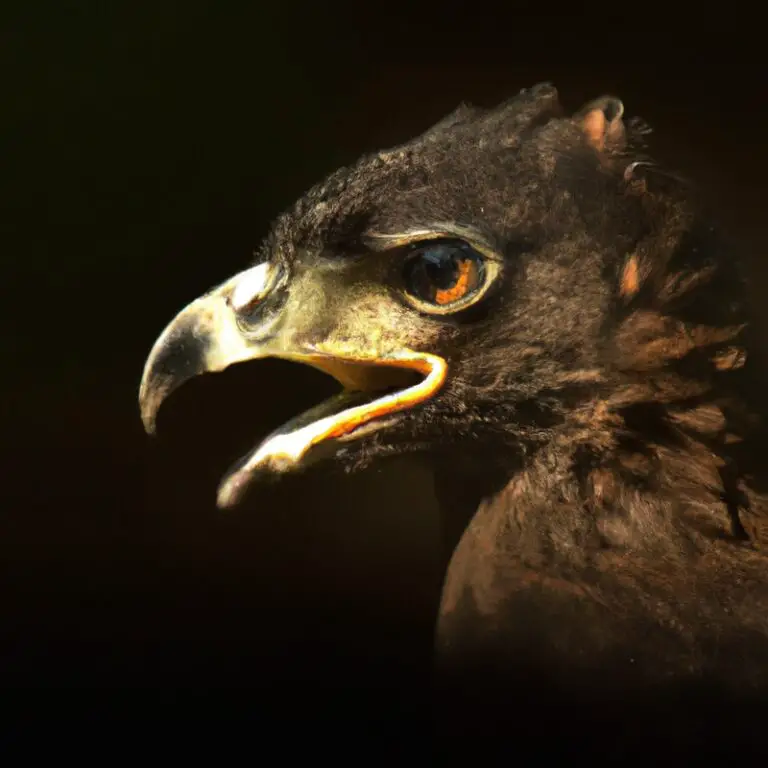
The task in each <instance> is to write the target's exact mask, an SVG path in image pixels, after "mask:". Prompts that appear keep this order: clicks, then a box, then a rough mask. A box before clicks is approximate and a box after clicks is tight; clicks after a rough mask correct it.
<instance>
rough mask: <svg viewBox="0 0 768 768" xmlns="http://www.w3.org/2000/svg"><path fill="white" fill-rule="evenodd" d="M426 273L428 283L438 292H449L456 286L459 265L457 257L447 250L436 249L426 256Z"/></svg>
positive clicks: (428, 252)
mask: <svg viewBox="0 0 768 768" xmlns="http://www.w3.org/2000/svg"><path fill="white" fill-rule="evenodd" d="M424 271H425V272H426V277H427V281H428V283H429V284H430V285H431V286H432V287H433V288H436V289H437V290H447V289H448V288H453V286H454V285H456V281H457V280H458V277H459V264H458V259H457V258H456V255H455V254H454V253H452V252H451V251H449V250H447V249H446V248H440V249H437V248H436V249H434V250H432V251H427V252H426V253H425V254H424Z"/></svg>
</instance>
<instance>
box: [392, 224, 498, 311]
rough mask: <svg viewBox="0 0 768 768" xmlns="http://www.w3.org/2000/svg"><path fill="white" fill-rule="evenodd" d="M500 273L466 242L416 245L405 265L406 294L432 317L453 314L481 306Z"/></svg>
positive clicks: (493, 263) (437, 242)
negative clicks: (475, 304) (483, 297)
mask: <svg viewBox="0 0 768 768" xmlns="http://www.w3.org/2000/svg"><path fill="white" fill-rule="evenodd" d="M498 271H499V265H498V263H497V262H496V261H495V260H493V259H490V258H488V257H486V256H485V255H484V254H482V253H481V252H479V251H478V250H477V249H475V248H473V247H472V246H471V245H469V244H468V243H466V242H464V241H463V240H447V239H441V240H430V241H428V242H423V241H422V242H419V243H415V244H413V245H412V246H411V247H410V249H409V252H408V256H407V257H406V260H405V264H404V265H403V271H402V280H403V293H404V294H405V297H406V298H407V300H408V301H409V303H411V304H412V305H414V306H416V307H417V308H418V309H420V310H422V311H425V312H429V313H431V314H439V315H445V314H452V313H454V312H458V311H459V310H461V309H464V308H466V307H468V306H470V305H471V304H474V303H475V302H477V301H478V300H479V299H480V298H481V297H482V295H483V294H484V293H485V290H486V289H487V287H488V286H489V285H490V283H491V282H492V281H493V279H494V278H495V277H496V275H497V274H498Z"/></svg>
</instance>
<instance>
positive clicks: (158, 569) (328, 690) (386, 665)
mask: <svg viewBox="0 0 768 768" xmlns="http://www.w3.org/2000/svg"><path fill="white" fill-rule="evenodd" d="M617 8H618V6H617ZM588 10H591V13H587V12H586V11H582V10H581V9H580V8H579V7H578V6H575V5H574V6H571V7H570V8H569V11H568V13H563V12H562V11H560V10H559V9H555V7H554V6H551V5H548V6H546V7H545V4H542V3H517V4H511V3H508V4H506V5H505V6H504V7H503V8H502V9H501V10H499V9H495V10H491V8H490V7H484V6H482V5H481V4H478V3H473V4H466V5H461V6H460V5H447V4H444V5H439V6H437V5H433V6H432V7H430V8H427V7H426V6H417V9H416V10H414V9H411V10H403V9H396V8H394V6H387V9H386V10H384V7H375V8H374V7H372V6H369V5H363V4H349V5H348V6H345V5H341V4H339V3H336V4H333V5H322V6H320V5H318V4H312V5H310V4H308V3H307V4H304V5H290V4H288V3H283V4H278V3H268V4H263V5H262V7H259V4H258V3H251V4H247V5H246V4H243V5H236V4H232V3H229V4H227V3H213V2H207V3H206V2H186V3H182V2H177V3H170V2H155V3H145V4H138V3H119V2H111V3H104V4H101V6H100V5H99V4H97V3H86V2H80V3H73V2H58V3H53V2H46V3H37V4H34V5H31V4H28V5H26V6H23V5H21V4H18V7H17V8H16V9H15V10H12V11H11V14H10V16H7V17H6V18H7V22H6V23H5V24H4V25H3V29H2V40H1V41H0V43H1V45H0V48H1V49H2V53H1V54H0V56H2V59H1V60H0V67H1V69H2V72H3V80H4V82H5V85H4V87H3V90H2V97H1V102H2V109H1V110H0V114H1V115H2V117H1V118H0V123H2V128H0V131H2V134H3V135H5V137H6V139H5V141H3V142H2V144H3V151H2V158H1V159H0V175H1V176H2V179H3V183H2V186H3V198H4V203H3V216H2V219H3V221H2V226H3V229H4V237H3V247H2V252H3V253H2V259H3V261H2V264H3V270H2V280H1V281H0V285H1V286H2V291H3V301H2V308H1V309H0V312H1V313H2V320H3V334H2V340H3V344H2V359H1V362H0V365H1V366H2V368H1V370H2V379H1V381H2V398H1V399H0V403H1V405H0V407H1V408H2V420H3V422H4V423H3V425H2V433H1V434H2V444H3V456H2V465H1V467H2V468H1V469H0V476H2V486H1V489H2V490H1V491H0V493H1V494H2V495H1V496H0V569H1V571H2V573H1V576H2V580H1V581H0V681H1V682H0V685H1V686H2V689H3V690H4V691H5V693H3V694H2V695H3V697H5V696H7V697H8V701H9V703H12V708H13V710H14V711H15V712H17V713H21V714H22V717H23V718H27V717H28V718H31V721H34V719H35V718H39V717H42V716H43V714H42V713H53V716H54V717H55V718H58V719H62V718H63V720H64V721H66V720H67V718H68V717H69V715H70V714H71V713H72V712H87V713H90V715H89V716H94V713H97V714H99V716H103V717H107V718H109V717H111V716H112V714H114V713H123V714H120V715H118V716H117V717H116V719H115V722H122V723H127V722H134V723H135V722H143V720H144V719H146V718H147V717H148V716H149V715H150V714H151V715H152V717H155V716H156V717H158V718H160V720H163V718H167V717H173V716H175V715H178V714H179V713H180V712H186V713H190V712H196V713H197V715H202V716H203V717H208V718H210V717H216V716H218V715H221V714H224V713H230V714H232V716H233V717H235V716H237V717H241V718H242V717H245V718H246V720H247V719H248V718H249V717H253V718H256V717H257V715H256V713H257V712H259V713H261V714H259V717H262V716H263V714H264V712H268V713H270V714H269V718H273V719H268V720H259V722H260V723H261V724H262V725H263V724H264V723H265V722H268V721H269V722H276V723H280V722H283V723H299V722H301V723H306V722H310V721H315V720H318V719H322V718H323V717H325V715H327V714H328V713H329V712H331V711H332V710H333V709H334V707H336V706H343V707H346V710H345V711H346V712H347V714H346V715H345V716H344V718H347V719H344V718H341V719H339V721H338V723H339V727H342V724H344V723H348V722H350V720H349V719H348V718H349V717H352V715H351V714H350V713H354V714H355V715H356V719H354V722H355V723H356V724H357V725H356V728H358V729H359V728H361V727H362V728H368V727H370V728H371V729H373V730H375V729H376V728H380V727H381V724H382V723H385V722H386V723H395V724H396V726H397V728H398V729H405V730H408V729H410V730H411V731H412V732H413V733H414V734H418V733H420V729H422V727H424V723H426V722H427V719H428V715H427V714H426V708H425V706H424V702H425V695H426V683H427V680H428V674H429V655H430V650H431V649H430V643H431V633H432V623H433V620H434V616H435V611H436V607H437V599H438V596H439V589H440V581H441V577H442V568H443V567H444V553H443V552H442V551H441V546H440V545H441V541H440V521H439V516H438V510H437V508H436V505H435V503H434V501H433V498H432V485H431V478H430V475H429V474H428V473H427V472H426V471H425V470H423V469H422V468H420V467H419V466H418V465H416V464H415V463H414V462H413V461H412V460H411V461H408V462H393V463H392V464H390V465H382V467H379V468H377V469H375V470H372V471H369V472H366V473H364V474H361V475H359V476H355V477H341V478H340V477H331V476H329V475H328V472H327V471H318V472H315V473H311V474H307V475H305V476H302V477H297V478H293V479H290V480H289V481H287V482H284V483H282V484H279V485H275V486H270V487H263V488H258V489H256V490H255V491H254V492H253V493H252V494H251V496H250V497H249V499H248V501H247V503H246V504H245V505H244V506H243V507H242V508H239V509H237V510H235V511H231V512H228V513H226V514H225V513H221V512H219V511H217V510H216V509H215V506H214V497H215V488H216V484H217V482H218V479H219V477H220V475H221V474H222V472H223V471H224V470H225V469H226V467H227V466H228V464H229V463H230V462H231V460H232V459H233V458H234V457H236V456H237V455H239V454H240V453H242V452H243V451H244V450H245V449H247V448H249V447H250V446H251V445H252V444H253V443H255V441H256V440H257V439H258V438H259V437H261V436H263V434H264V433H265V432H266V431H267V430H269V429H271V428H272V427H274V426H276V425H277V424H278V423H280V421H282V420H284V419H285V418H287V417H288V416H290V415H293V414H294V413H295V412H296V411H297V410H298V409H300V408H304V407H307V406H308V405H311V404H314V403H315V402H317V401H318V400H319V399H320V398H322V397H324V396H325V394H327V393H328V392H329V391H330V390H332V389H333V385H332V384H329V382H328V381H327V380H326V379H325V378H324V377H322V375H321V374H319V373H315V372H312V371H309V370H304V369H303V368H300V367H297V366H293V365H290V364H287V363H283V364H279V363H273V364H270V363H265V364H262V365H260V366H258V367H257V368H254V367H253V366H243V367H241V368H239V369H234V370H232V371H229V372H227V373H225V374H222V375H220V376H215V377H210V378H209V379H203V380H200V381H196V382H192V383H190V384H189V385H188V386H186V387H184V389H183V390H181V391H180V392H179V393H178V395H176V396H174V398H173V399H172V401H170V402H169V404H168V406H167V409H166V410H165V411H164V412H163V413H162V414H161V417H160V425H159V426H160V436H159V438H158V439H156V440H154V441H150V440H149V439H148V438H147V437H146V436H145V435H144V434H143V432H142V428H141V423H140V420H139V415H138V408H137V402H136V400H137V390H138V383H139V378H140V375H141V370H142V366H143V363H144V359H145V357H146V355H147V353H148V351H149V348H150V346H151V344H152V342H153V341H154V339H155V337H156V336H157V335H158V333H159V332H160V331H161V330H162V328H163V326H164V325H165V323H166V322H167V321H168V320H169V319H170V318H171V317H172V316H173V315H174V314H175V312H176V311H177V310H178V309H180V308H181V307H182V306H183V305H184V304H186V303H187V302H188V301H189V300H191V299H192V298H194V297H196V296H197V295H198V294H200V293H201V292H203V291H204V290H206V289H207V288H209V287H210V286H212V285H214V284H216V283H218V282H219V281H221V280H222V279H224V278H226V277H228V276H229V275H231V274H233V273H234V272H236V271H238V270H240V269H241V268H243V266H244V265H246V264H247V262H248V260H249V258H250V254H251V252H252V250H253V249H254V248H255V247H256V246H257V245H258V242H259V240H260V238H261V237H262V236H263V235H264V234H265V232H266V229H267V227H268V224H269V221H270V219H271V218H272V217H273V216H275V215H276V214H277V213H278V212H279V211H280V210H281V209H282V208H284V207H285V206H287V205H288V204H290V203H291V202H292V201H293V200H294V199H295V198H296V197H298V196H299V195H300V194H301V193H302V192H303V191H304V190H305V189H306V188H307V187H308V186H309V185H310V184H312V183H314V182H315V181H317V180H319V179H320V178H321V177H322V176H323V175H324V174H326V173H328V172H330V171H331V170H333V169H334V168H335V167H337V166H338V165H339V164H342V163H346V162H350V161H352V160H354V159H355V157H356V156H357V155H358V154H359V153H361V152H363V151H369V150H373V149H377V148H379V147H381V146H386V145H391V144H396V143H399V142H401V141H404V140H406V139H408V138H410V137H411V136H412V135H414V134H416V133H418V132H420V131H422V130H424V129H426V128H427V127H429V126H430V125H431V124H432V123H433V122H435V121H436V120H437V119H439V118H440V117H442V116H443V115H444V114H445V113H447V112H448V111H450V110H452V109H453V108H454V107H455V106H457V104H458V103H459V102H460V101H462V100H468V101H471V102H475V103H478V104H481V105H484V106H492V105H493V104H495V103H496V102H498V101H501V100H503V99H506V98H508V97H509V96H511V95H513V94H515V93H516V92H517V91H518V90H519V89H520V88H522V87H527V86H530V85H533V84H534V83H536V82H539V81H542V80H550V81H553V82H554V83H555V84H556V85H557V86H558V88H559V89H560V92H561V98H562V100H563V102H564V104H565V105H566V106H568V107H570V108H574V109H575V108H577V107H579V106H580V105H581V103H582V102H584V101H586V100H588V99H591V98H594V97H596V96H599V95H601V94H603V93H605V92H612V93H615V94H616V95H618V96H620V97H621V98H622V99H623V100H624V102H625V105H626V109H627V113H628V115H642V116H643V117H644V118H645V119H646V120H647V121H648V122H649V123H650V124H651V125H652V126H653V128H654V134H653V144H652V148H653V150H654V152H655V154H656V155H657V156H659V157H661V158H663V159H664V160H666V161H667V162H668V163H669V164H671V165H673V166H674V167H675V168H677V169H679V170H681V171H683V172H684V173H685V174H687V175H688V176H690V177H692V178H693V179H694V180H695V181H696V182H698V184H699V185H700V187H701V188H702V189H703V190H704V192H705V194H706V195H708V196H709V197H710V199H711V200H712V201H713V202H714V203H715V204H716V205H717V206H718V207H719V208H720V212H721V216H722V218H723V219H724V220H725V222H726V223H727V224H728V225H729V226H730V229H731V232H732V233H733V234H734V235H736V236H737V237H738V239H739V240H740V241H741V243H742V244H743V246H744V250H745V252H746V255H747V257H748V266H749V268H750V270H751V275H752V280H751V286H752V288H753V291H754V298H755V308H756V311H757V315H758V323H759V324H760V325H761V326H762V327H764V326H765V323H766V318H767V317H768V313H767V310H766V307H765V306H764V305H765V302H764V301H762V291H763V290H764V288H765V286H766V284H767V282H766V281H767V279H768V276H767V275H766V274H765V271H766V270H765V266H764V259H763V258H762V257H763V253H764V250H765V246H766V244H767V243H768V237H767V236H766V234H765V228H764V221H763V218H764V209H765V204H766V196H765V192H764V189H765V178H766V171H767V170H768V152H767V151H766V149H765V148H764V147H765V145H766V141H765V136H766V135H768V120H767V119H766V113H765V110H764V101H765V75H766V67H765V65H764V62H763V60H762V49H761V47H760V46H761V43H760V39H759V26H760V25H759V23H757V22H755V21H752V22H750V20H749V18H748V17H745V16H741V15H739V13H738V9H736V8H735V7H731V8H730V10H729V11H728V13H725V12H724V11H722V10H721V11H720V15H718V16H717V17H714V16H707V15H706V12H702V11H696V14H698V15H697V16H696V17H695V18H694V17H693V16H691V14H692V13H693V12H692V11H684V10H682V9H678V10H677V11H676V13H677V14H678V15H677V16H672V13H671V11H670V10H668V9H660V10H653V9H651V8H650V7H647V6H645V5H642V4H632V5H631V7H630V8H629V9H628V11H627V12H626V13H619V12H614V10H613V8H608V7H607V6H606V7H603V6H599V7H598V6H595V7H591V6H590V7H589V8H588ZM753 28H754V29H755V31H754V32H753V31H752V30H753ZM111 713H112V714H111ZM125 713H128V714H125ZM190 717H192V715H190ZM132 718H139V719H138V720H136V719H132ZM274 718H276V719H274ZM88 722H90V721H88ZM190 722H191V721H190ZM249 722H250V721H249ZM248 727H249V728H253V727H255V721H254V722H250V724H249V726H248ZM400 732H401V731H400V730H398V731H391V732H390V735H391V734H394V733H400ZM330 733H331V738H332V734H333V729H331V731H330ZM377 733H378V731H377Z"/></svg>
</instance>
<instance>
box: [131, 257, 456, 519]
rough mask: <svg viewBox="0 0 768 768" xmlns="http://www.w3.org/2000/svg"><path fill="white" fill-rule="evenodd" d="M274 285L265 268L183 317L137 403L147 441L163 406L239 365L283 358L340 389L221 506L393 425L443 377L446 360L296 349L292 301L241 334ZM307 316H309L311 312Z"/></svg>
mask: <svg viewBox="0 0 768 768" xmlns="http://www.w3.org/2000/svg"><path fill="white" fill-rule="evenodd" d="M268 278H269V275H268V267H267V265H264V264H261V265H258V266H257V267H253V268H251V269H249V270H246V271H245V272H241V273H240V274H238V275H235V277H233V278H231V279H230V280H228V281H226V282H225V283H223V284H222V285H220V286H219V287H218V288H216V289H214V290H212V291H210V292H209V293H207V294H205V295H204V296H202V297H200V298H199V299H196V300H195V301H193V302H192V303H191V304H189V305H188V306H187V307H186V308H184V309H183V310H182V311H181V312H179V314H178V315H177V316H176V317H175V318H174V319H173V320H172V321H171V322H170V324H169V325H168V326H167V327H166V328H165V330H164V331H163V332H162V334H161V335H160V337H159V338H158V339H157V341H156V342H155V344H154V346H153V347H152V351H151V352H150V354H149V357H148V359H147V361H146V365H145V367H144V373H143V376H142V380H141V387H140V390H139V405H140V409H141V418H142V421H143V423H144V427H145V429H146V431H147V432H148V433H149V434H153V433H154V432H155V428H156V418H157V414H158V411H159V409H160V406H161V405H162V403H163V402H164V401H165V400H166V399H167V398H168V396H169V395H170V394H171V393H172V392H173V391H174V390H175V389H177V388H178V387H180V386H181V385H182V384H183V383H184V382H186V381H188V380H189V379H191V378H193V377H195V376H198V375H200V374H204V373H213V372H217V371H222V370H224V369H225V368H227V367H229V366H230V365H233V364H235V363H238V362H243V361H246V360H255V359H259V358H269V357H277V358H282V359H285V360H290V361H294V362H301V363H305V364H307V365H311V366H313V367H314V368H317V369H319V370H321V371H323V372H324V373H327V374H330V375H331V376H333V377H334V378H335V379H336V380H337V381H339V382H340V383H341V385H342V387H343V390H342V391H341V392H340V393H339V394H338V395H336V396H334V397H332V398H330V399H328V400H326V401H324V402H323V403H321V404H319V405H318V406H316V407H315V408H312V409H310V410H309V411H306V412H305V413H302V414H300V415H299V416H297V417H296V418H294V419H292V420H291V421H289V422H288V423H287V424H284V425H283V426H282V427H280V428H279V429H278V430H276V431H275V432H273V433H272V434H271V435H270V436H268V437H267V438H266V439H264V440H263V441H262V442H260V443H259V444H258V445H257V447H256V448H255V449H254V450H253V451H252V452H251V453H250V454H248V455H246V456H245V457H243V458H242V459H241V460H240V461H238V462H237V463H236V464H235V465H234V466H233V467H232V468H231V469H230V470H229V471H228V472H227V474H226V475H225V476H224V479H223V480H222V482H221V484H220V486H219V491H218V496H217V503H218V506H219V507H222V508H225V507H231V506H234V505H235V504H237V503H238V502H239V501H240V500H241V499H242V497H243V495H244V492H245V490H246V489H247V487H248V486H249V485H250V484H251V482H252V481H253V480H255V479H256V478H257V477H258V476H259V475H261V474H267V473H269V474H282V473H285V472H289V471H291V470H294V469H298V468H300V467H303V466H306V465H307V464H309V463H312V461H313V460H314V459H315V458H319V457H320V456H321V455H323V454H324V453H326V452H325V451H321V450H319V449H320V448H322V447H325V448H328V447H329V446H332V445H334V444H337V443H345V442H349V441H351V440H356V439H359V438H361V437H363V436H365V435H366V434H370V433H372V432H374V431H377V430H378V429H382V428H384V427H386V426H389V425H390V424H392V423H393V421H395V420H396V419H397V416H396V414H398V413H399V412H402V411H404V410H407V409H410V408H413V407H415V406H417V405H419V404H420V403H423V402H425V401H426V400H428V399H430V398H431V397H433V396H434V395H435V394H436V393H437V392H438V390H439V389H440V388H441V387H442V385H443V383H444V381H445V377H446V370H447V366H446V362H445V360H444V359H443V358H441V357H438V356H436V355H432V354H427V353H423V352H415V351H413V350H410V349H396V350H391V351H388V352H386V353H380V354H379V355H377V356H375V357H374V356H371V355H370V354H359V355H358V354H355V353H354V350H351V351H350V349H349V348H345V349H344V350H340V349H338V348H334V344H333V343H332V342H330V341H329V342H322V341H320V342H318V343H315V344H312V345H310V346H307V345H296V344H295V343H294V342H293V341H292V338H293V334H292V333H291V323H290V311H289V310H287V309H286V306H287V305H286V304H285V303H284V304H283V308H282V309H280V310H277V311H273V312H272V313H271V314H270V313H268V312H265V313H264V315H263V317H262V318H261V320H260V322H259V324H258V325H256V326H254V325H252V324H250V323H249V325H248V327H247V330H244V328H243V327H241V325H240V323H239V322H238V313H239V312H240V311H241V310H242V309H243V308H244V307H249V308H250V307H253V306H254V304H258V302H259V301H265V300H266V293H267V291H268V282H269V279H268ZM299 305H300V302H299ZM302 311H311V309H310V310H307V307H306V306H305V307H302ZM393 388H394V389H393Z"/></svg>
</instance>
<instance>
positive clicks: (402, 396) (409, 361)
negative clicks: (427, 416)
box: [218, 350, 448, 507]
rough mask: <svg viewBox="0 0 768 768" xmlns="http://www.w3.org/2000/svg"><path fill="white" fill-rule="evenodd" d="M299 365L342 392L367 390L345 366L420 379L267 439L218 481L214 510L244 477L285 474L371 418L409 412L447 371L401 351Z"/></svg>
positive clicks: (430, 358)
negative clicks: (402, 373) (398, 371)
mask: <svg viewBox="0 0 768 768" xmlns="http://www.w3.org/2000/svg"><path fill="white" fill-rule="evenodd" d="M304 362H306V363H308V364H309V365H312V366H313V367H316V368H318V369H320V370H323V371H325V372H326V373H329V374H331V375H333V376H334V378H337V379H338V380H339V381H341V383H342V384H343V385H344V386H346V387H349V385H350V384H353V385H354V388H355V389H363V391H365V389H366V388H363V387H360V386H359V384H360V378H359V376H358V375H355V374H350V371H351V367H350V368H349V369H347V370H346V371H345V370H344V369H345V363H348V364H358V365H360V366H361V370H362V366H369V367H371V368H374V367H379V366H381V367H391V368H399V369H405V370H408V371H415V372H417V373H420V374H422V375H423V376H424V378H423V379H421V381H419V382H418V383H416V384H413V385H411V386H409V387H406V388H405V389H400V390H398V391H396V392H392V393H390V394H385V395H382V396H381V397H379V398H376V399H374V400H372V401H371V402H369V403H365V404H363V405H358V406H354V407H351V408H348V409H346V410H343V411H341V412H339V413H335V414H332V415H329V416H325V417H323V418H320V419H318V420H317V421H313V422H311V423H309V424H306V425H305V426H303V427H301V428H299V429H296V430H294V431H290V432H286V433H284V434H277V435H275V436H274V437H271V438H268V439H267V440H265V441H264V442H263V443H262V444H261V445H260V446H259V447H258V448H257V449H256V450H255V451H254V452H253V453H252V454H251V455H250V456H249V457H248V458H247V460H246V461H245V462H244V463H243V464H241V465H240V466H239V467H238V469H237V470H235V471H234V472H233V473H232V474H230V475H229V476H228V477H227V478H226V479H225V480H224V481H223V483H222V484H221V486H220V488H219V494H218V503H219V506H222V507H228V506H231V505H232V504H233V503H235V502H236V501H237V498H239V496H240V492H241V490H242V488H243V487H244V486H245V484H246V483H247V480H248V478H249V477H250V476H251V475H253V474H254V473H255V472H256V471H258V470H259V469H264V468H270V469H272V470H275V471H281V470H285V469H289V468H291V467H292V466H295V465H296V464H297V463H298V462H299V461H300V460H301V459H302V457H304V456H305V455H306V453H307V452H308V451H309V450H310V448H312V447H313V446H315V445H317V444H318V443H321V442H323V441H324V440H329V439H334V438H336V439H338V438H342V437H344V436H347V435H349V434H350V433H351V432H352V431H353V430H355V429H357V428H359V427H361V426H362V425H364V424H367V423H368V422H371V421H373V420H374V419H378V418H381V417H383V416H387V415H390V414H394V413H397V412H399V411H403V410H407V409H409V408H413V407H414V406H416V405H419V404H420V403H423V402H425V401H427V400H429V399H430V398H431V397H433V396H434V395H435V394H436V393H437V392H438V390H439V389H440V388H441V387H442V386H443V383H444V382H445V377H446V373H447V370H448V366H447V364H446V362H445V360H444V359H443V358H441V357H438V356H437V355H430V354H426V353H417V352H410V351H405V350H404V351H402V352H399V353H395V354H393V355H391V356H389V357H387V358H379V359H375V360H373V359H364V358H361V359H353V358H330V357H328V358H326V357H324V356H316V357H315V356H313V357H310V358H305V360H304Z"/></svg>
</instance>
